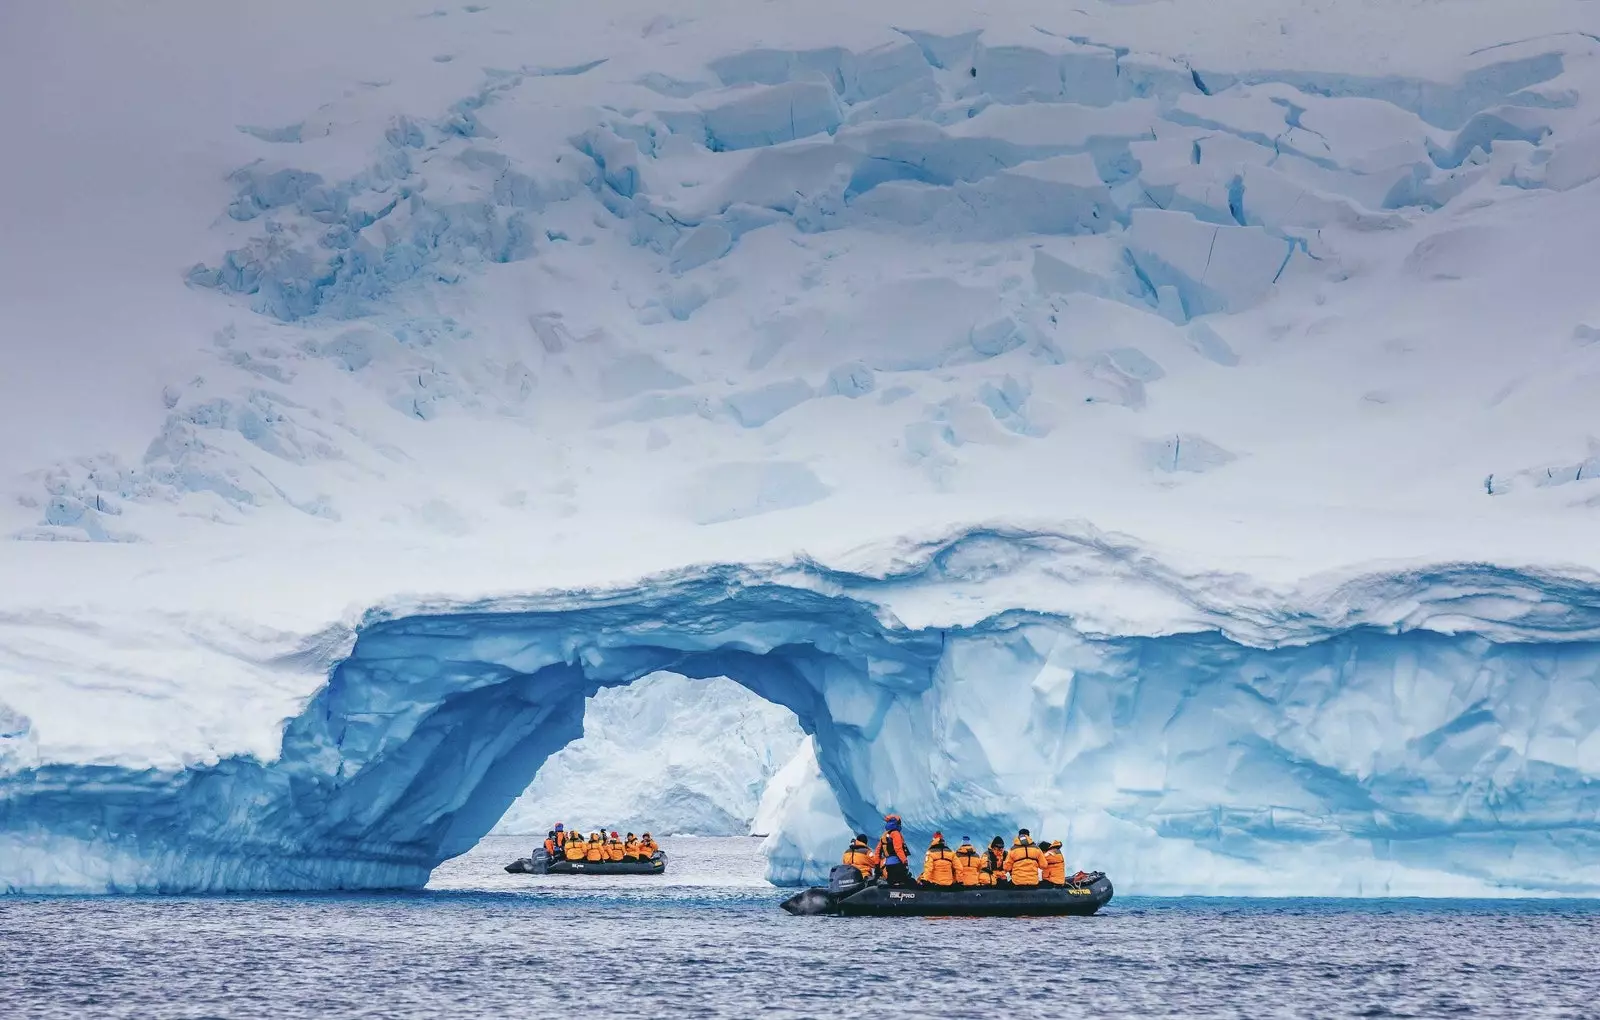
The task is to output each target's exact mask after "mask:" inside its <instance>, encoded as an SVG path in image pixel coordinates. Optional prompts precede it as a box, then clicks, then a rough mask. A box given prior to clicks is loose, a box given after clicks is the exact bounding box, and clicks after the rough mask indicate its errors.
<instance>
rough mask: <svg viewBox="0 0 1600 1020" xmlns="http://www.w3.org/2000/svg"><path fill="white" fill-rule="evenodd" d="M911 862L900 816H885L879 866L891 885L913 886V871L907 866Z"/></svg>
mask: <svg viewBox="0 0 1600 1020" xmlns="http://www.w3.org/2000/svg"><path fill="white" fill-rule="evenodd" d="M909 860H911V855H910V854H909V853H907V852H906V838H905V837H904V836H903V835H901V834H900V816H899V815H885V816H884V817H883V835H882V836H881V837H879V839H878V864H879V867H881V868H882V869H883V877H884V878H886V879H888V880H889V884H890V885H899V886H906V885H912V884H913V883H912V881H911V870H910V868H909V867H908V866H907V862H908V861H909Z"/></svg>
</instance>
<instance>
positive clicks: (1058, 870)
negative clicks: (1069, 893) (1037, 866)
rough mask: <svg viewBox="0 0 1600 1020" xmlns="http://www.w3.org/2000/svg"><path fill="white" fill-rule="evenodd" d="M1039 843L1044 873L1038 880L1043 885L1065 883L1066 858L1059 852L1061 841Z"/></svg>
mask: <svg viewBox="0 0 1600 1020" xmlns="http://www.w3.org/2000/svg"><path fill="white" fill-rule="evenodd" d="M1039 845H1040V848H1041V849H1043V850H1044V873H1043V874H1041V875H1040V876H1039V880H1040V881H1042V882H1043V883H1044V884H1045V885H1066V884H1067V859H1066V857H1064V856H1062V854H1061V841H1060V840H1059V839H1058V840H1056V841H1055V842H1053V843H1041V844H1039Z"/></svg>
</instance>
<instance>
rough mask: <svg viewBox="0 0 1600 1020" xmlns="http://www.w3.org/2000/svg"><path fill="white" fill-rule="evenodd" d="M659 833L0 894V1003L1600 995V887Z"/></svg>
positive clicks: (1582, 1006) (65, 1007) (462, 1004)
mask: <svg viewBox="0 0 1600 1020" xmlns="http://www.w3.org/2000/svg"><path fill="white" fill-rule="evenodd" d="M664 842H667V848H668V851H669V853H670V854H671V855H672V865H671V867H670V868H669V873H668V874H667V875H664V876H659V877H649V878H646V879H644V880H640V879H637V878H636V879H632V880H626V879H611V880H609V881H607V880H596V879H578V878H574V877H571V876H569V877H565V878H554V877H552V878H541V879H535V878H529V877H527V876H510V875H506V874H504V873H503V872H501V871H500V870H499V869H500V865H502V864H503V863H505V861H506V860H508V859H510V858H511V857H513V856H517V855H519V852H520V851H521V849H522V844H521V841H516V842H510V843H508V842H506V841H503V840H493V841H488V843H487V845H485V846H482V847H480V849H479V850H478V851H475V852H474V853H473V854H470V855H468V856H467V857H464V858H459V859H458V860H456V861H453V862H450V863H449V864H447V865H446V866H445V867H444V868H441V869H440V872H439V873H438V875H436V878H435V882H434V886H435V888H431V889H430V890H429V891H427V892H424V893H418V894H414V895H363V896H340V895H328V896H292V897H291V896H282V897H225V898H214V899H179V898H172V899H160V898H125V899H105V898H73V899H3V898H0V1017H4V1018H35V1017H37V1018H47V1017H101V1016H105V1017H271V1018H279V1020H299V1018H311V1017H317V1018H322V1017H429V1018H434V1017H438V1018H445V1017H486V1018H489V1017H492V1018H496V1020H500V1018H510V1017H525V1016H536V1015H537V1016H554V1015H557V1014H561V1015H569V1014H571V1011H582V1012H583V1013H584V1015H585V1017H598V1018H605V1020H609V1018H616V1017H636V1016H638V1017H740V1018H754V1017H759V1016H766V1017H835V1016H837V1017H846V1016H848V1017H857V1016H867V1017H873V1016H881V1017H884V1018H886V1020H887V1018H888V1017H890V1016H892V1017H893V1018H894V1020H924V1018H932V1017H949V1018H955V1017H975V1016H980V1015H987V1016H994V1017H997V1018H998V1017H1015V1016H1024V1017H1035V1016H1038V1017H1145V1016H1171V1017H1319V1018H1320V1017H1391V1016H1427V1017H1462V1016H1506V1017H1600V1005H1597V1004H1596V1000H1597V998H1600V903H1597V902H1589V901H1528V900H1520V901H1460V900H1456V901H1417V900H1387V901H1383V900H1366V901H1353V900H1235V899H1227V900H1224V899H1217V900H1160V899H1133V898H1121V899H1118V900H1116V901H1114V902H1113V903H1112V904H1111V905H1110V906H1109V907H1108V908H1107V909H1106V910H1105V911H1104V912H1103V913H1102V914H1101V915H1100V916H1098V917H1093V918H1055V919H1039V920H1002V919H993V920H987V919H966V920H963V919H922V920H900V921H894V920H875V919H865V918H861V919H836V918H796V917H789V916H788V915H786V914H784V913H782V912H781V911H779V910H778V909H777V904H778V901H779V900H780V899H781V898H782V897H783V895H784V893H783V891H781V890H776V889H773V888H771V887H768V886H765V885H764V884H763V883H762V882H761V880H760V871H761V862H760V859H759V857H758V856H757V855H756V854H755V851H754V845H755V841H753V840H672V841H664ZM673 872H676V874H674V873H673ZM1112 877H1113V878H1115V875H1113V876H1112Z"/></svg>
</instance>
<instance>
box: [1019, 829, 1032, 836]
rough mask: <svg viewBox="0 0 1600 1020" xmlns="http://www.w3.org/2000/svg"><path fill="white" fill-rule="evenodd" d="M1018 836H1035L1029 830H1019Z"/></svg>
mask: <svg viewBox="0 0 1600 1020" xmlns="http://www.w3.org/2000/svg"><path fill="white" fill-rule="evenodd" d="M1017 835H1019V836H1031V835H1033V833H1031V832H1029V831H1028V830H1027V829H1018V830H1017Z"/></svg>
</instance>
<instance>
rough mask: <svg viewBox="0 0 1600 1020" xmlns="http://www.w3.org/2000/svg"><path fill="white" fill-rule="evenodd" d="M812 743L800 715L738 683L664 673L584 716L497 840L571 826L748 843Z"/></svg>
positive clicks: (602, 700) (618, 690)
mask: <svg viewBox="0 0 1600 1020" xmlns="http://www.w3.org/2000/svg"><path fill="white" fill-rule="evenodd" d="M803 736H804V734H802V733H801V732H800V727H799V725H798V724H796V722H795V719H794V716H793V715H792V714H790V713H788V712H786V711H784V710H783V709H782V708H779V707H778V706H777V705H774V704H772V703H771V702H767V701H763V700H761V699H760V698H757V697H755V696H754V695H752V694H751V693H750V692H749V691H747V690H745V689H744V688H742V687H740V686H739V685H738V684H735V683H733V682H732V681H731V680H724V679H721V678H713V679H710V680H685V679H684V678H683V677H679V676H673V675H671V674H669V673H661V674H657V675H655V676H648V677H645V678H644V679H642V680H637V681H635V682H634V683H632V684H630V685H628V686H627V687H610V688H606V689H604V690H601V691H599V692H598V693H596V694H595V696H594V697H593V698H591V699H589V703H588V705H587V706H586V707H585V708H584V712H583V736H582V737H580V738H579V739H577V740H575V741H573V742H572V743H570V744H568V745H567V746H566V747H564V748H562V749H561V750H560V751H558V752H556V753H555V754H554V755H552V756H551V758H550V759H549V760H548V761H547V762H545V764H544V766H543V767H542V768H540V769H539V774H538V776H537V778H535V779H534V781H533V784H532V785H531V786H529V787H528V790H527V792H526V793H524V794H523V795H522V796H521V797H519V798H517V801H516V803H515V804H513V805H511V809H510V810H509V811H507V812H506V815H505V817H504V818H502V819H501V820H500V823H499V824H498V825H496V826H495V831H496V832H499V833H506V834H513V833H515V834H530V835H533V836H543V835H544V833H545V832H546V831H547V830H548V829H549V828H550V827H551V826H552V825H554V824H555V823H556V822H558V821H565V822H566V823H567V825H568V826H569V827H572V828H581V829H583V830H584V831H585V832H588V831H591V830H593V829H597V828H602V827H604V828H605V829H607V830H611V829H616V830H619V831H623V830H631V831H633V832H646V831H648V832H654V833H656V834H671V833H693V834H695V835H700V836H742V835H745V834H746V833H749V832H751V831H752V829H751V822H752V820H753V819H754V818H755V816H756V809H757V807H758V806H759V804H760V802H761V798H762V794H763V791H764V790H765V789H766V786H767V782H768V781H769V780H770V779H772V777H773V776H774V775H775V774H776V773H777V772H778V771H779V769H780V768H782V767H783V766H784V764H785V763H786V762H788V761H789V759H791V758H793V757H794V755H795V752H796V751H797V750H798V749H799V747H800V741H801V740H802V739H803ZM758 831H763V832H764V831H765V830H758Z"/></svg>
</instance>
